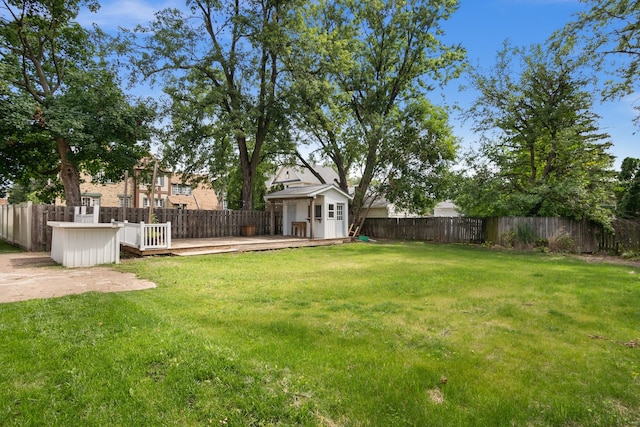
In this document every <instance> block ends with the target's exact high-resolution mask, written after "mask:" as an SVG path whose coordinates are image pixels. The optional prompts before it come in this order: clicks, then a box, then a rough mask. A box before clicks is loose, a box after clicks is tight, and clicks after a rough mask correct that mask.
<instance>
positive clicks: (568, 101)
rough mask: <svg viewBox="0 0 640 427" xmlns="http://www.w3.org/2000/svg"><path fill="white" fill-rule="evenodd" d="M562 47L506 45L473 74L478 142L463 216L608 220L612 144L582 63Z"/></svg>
mask: <svg viewBox="0 0 640 427" xmlns="http://www.w3.org/2000/svg"><path fill="white" fill-rule="evenodd" d="M567 52H568V49H564V48H561V49H556V50H554V49H547V48H546V47H544V46H540V45H535V46H532V47H531V48H530V49H528V50H526V49H518V48H511V47H509V46H505V48H504V49H503V50H502V51H501V52H499V54H498V58H497V61H496V65H495V67H494V68H493V69H491V70H489V71H488V72H486V73H483V72H481V71H480V70H478V69H475V70H473V71H472V73H471V80H472V84H473V85H474V87H475V88H476V89H478V91H479V92H480V97H479V98H478V99H477V100H476V101H475V103H474V104H473V106H472V108H471V109H470V110H469V111H468V113H467V114H468V117H469V118H471V119H473V120H474V122H475V130H476V131H477V132H479V133H480V134H481V135H482V139H481V142H480V147H479V150H478V152H473V153H470V154H468V155H467V157H466V163H467V164H468V172H469V173H467V174H465V176H464V177H463V178H462V183H461V186H460V188H459V190H458V191H457V196H456V203H457V204H458V205H459V206H460V207H461V208H462V210H463V212H464V213H466V214H468V215H477V216H504V215H507V216H510V215H513V216H566V217H571V218H575V219H582V218H588V219H592V220H596V221H599V222H602V223H605V224H606V223H608V221H609V218H610V216H611V210H610V208H611V206H612V205H611V196H612V183H613V172H612V170H611V167H612V161H613V157H612V156H611V155H610V154H609V153H608V149H609V148H610V146H611V142H610V141H608V140H607V139H608V135H606V134H604V133H601V132H599V131H598V128H597V116H596V115H595V114H594V113H593V112H592V111H591V107H592V95H591V94H590V93H589V92H588V91H586V89H585V88H586V87H587V85H588V83H589V81H588V79H587V78H586V77H584V76H583V75H582V74H581V70H582V67H583V64H584V62H582V61H581V60H577V61H576V60H573V59H571V58H570V57H568V56H567ZM516 60H519V61H520V63H519V64H514V61H516Z"/></svg>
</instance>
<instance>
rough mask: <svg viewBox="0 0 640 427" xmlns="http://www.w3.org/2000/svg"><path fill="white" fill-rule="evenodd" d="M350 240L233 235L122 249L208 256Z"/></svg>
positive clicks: (176, 240)
mask: <svg viewBox="0 0 640 427" xmlns="http://www.w3.org/2000/svg"><path fill="white" fill-rule="evenodd" d="M349 241H350V238H348V237H347V238H340V239H313V240H312V239H305V238H300V237H289V236H254V237H242V236H230V237H216V238H206V239H174V240H172V241H171V246H172V247H171V248H170V249H149V250H144V251H140V250H139V249H137V248H133V247H130V246H124V245H123V246H122V249H123V250H124V251H125V252H127V253H130V254H133V255H137V256H151V255H177V256H189V255H206V254H219V253H228V252H250V251H268V250H274V249H286V248H299V247H305V246H328V245H339V244H342V243H347V242H349Z"/></svg>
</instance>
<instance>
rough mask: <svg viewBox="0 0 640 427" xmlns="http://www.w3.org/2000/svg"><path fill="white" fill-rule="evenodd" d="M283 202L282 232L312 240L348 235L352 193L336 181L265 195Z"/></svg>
mask: <svg viewBox="0 0 640 427" xmlns="http://www.w3.org/2000/svg"><path fill="white" fill-rule="evenodd" d="M265 200H266V201H267V202H276V201H280V202H282V234H283V235H284V236H297V237H306V238H309V239H336V238H342V237H347V236H348V234H349V213H348V212H349V200H351V196H349V195H348V194H346V193H345V192H343V191H342V190H340V189H339V188H338V187H336V186H335V185H333V184H322V185H307V186H302V187H289V188H285V189H284V190H281V191H277V192H275V193H271V194H268V195H267V196H265Z"/></svg>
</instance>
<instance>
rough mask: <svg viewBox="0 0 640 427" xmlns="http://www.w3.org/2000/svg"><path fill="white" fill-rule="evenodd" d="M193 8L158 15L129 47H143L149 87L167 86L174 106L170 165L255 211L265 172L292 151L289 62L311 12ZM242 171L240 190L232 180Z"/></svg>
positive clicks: (197, 3) (139, 62)
mask: <svg viewBox="0 0 640 427" xmlns="http://www.w3.org/2000/svg"><path fill="white" fill-rule="evenodd" d="M187 3H188V5H189V6H190V8H189V11H188V12H183V11H180V10H177V9H164V10H161V11H159V12H158V13H157V14H156V20H155V21H154V22H152V23H151V24H150V25H149V26H148V27H145V28H143V27H139V28H137V29H136V30H135V31H134V32H131V33H128V34H127V37H126V38H125V39H124V40H122V41H121V44H120V47H121V48H122V49H126V47H127V46H140V45H141V44H142V49H140V50H136V51H133V52H131V54H132V55H133V56H134V62H135V65H136V67H137V69H138V70H139V73H140V74H141V76H140V77H141V78H146V79H148V80H149V81H151V82H152V83H157V82H161V84H162V85H163V89H164V92H165V93H166V94H167V95H168V97H169V102H168V104H167V105H166V106H165V109H164V113H165V115H166V117H167V123H168V125H167V127H166V128H165V129H164V132H163V135H162V139H163V142H164V157H165V158H166V159H167V161H169V162H170V163H171V164H172V166H173V167H175V168H176V169H183V170H182V172H183V173H185V174H187V175H190V174H206V175H208V178H209V181H211V182H212V184H213V187H214V188H215V189H216V190H217V191H218V192H221V193H222V192H224V193H227V194H229V198H230V199H240V200H241V203H240V205H241V207H242V209H253V207H254V205H255V204H260V203H261V201H260V200H254V199H257V195H256V194H254V189H255V188H256V187H259V185H260V184H259V183H258V182H257V181H259V180H260V179H261V177H260V172H259V171H258V169H259V167H260V165H261V164H262V163H263V162H271V161H272V160H273V159H274V158H275V157H276V156H277V155H279V154H283V153H290V152H291V151H292V150H291V137H290V135H289V128H290V126H289V124H288V116H287V113H286V105H285V103H284V100H285V99H286V97H287V91H288V89H287V85H286V84H284V82H283V80H284V77H283V76H284V75H285V70H284V67H283V62H282V61H283V57H285V56H286V54H287V51H288V49H289V47H288V46H289V44H290V38H291V37H293V34H295V31H296V28H295V26H296V25H297V22H296V20H295V13H294V12H295V11H296V10H297V8H298V7H299V6H300V4H302V3H303V2H300V1H275V2H255V1H248V0H243V1H238V2H212V1H204V0H191V1H188V2H187ZM137 37H141V38H142V40H140V41H138V40H136V38H137ZM130 39H134V40H130ZM237 168H239V169H240V171H241V174H240V177H241V184H242V185H241V186H240V187H239V188H238V187H237V186H233V185H232V180H233V178H234V176H233V174H230V173H229V171H232V170H236V169H237Z"/></svg>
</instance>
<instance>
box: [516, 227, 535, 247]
mask: <svg viewBox="0 0 640 427" xmlns="http://www.w3.org/2000/svg"><path fill="white" fill-rule="evenodd" d="M535 238H536V236H535V233H534V231H533V227H532V226H531V224H529V223H528V222H526V223H521V224H518V225H517V227H516V241H517V242H518V243H519V244H520V245H521V246H522V247H523V248H527V249H530V248H531V247H532V246H533V243H534V242H535Z"/></svg>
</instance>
